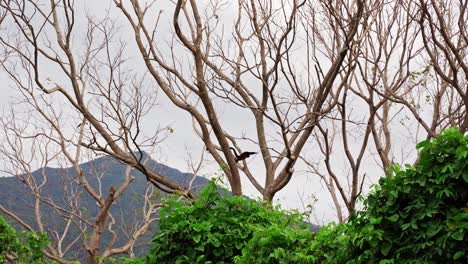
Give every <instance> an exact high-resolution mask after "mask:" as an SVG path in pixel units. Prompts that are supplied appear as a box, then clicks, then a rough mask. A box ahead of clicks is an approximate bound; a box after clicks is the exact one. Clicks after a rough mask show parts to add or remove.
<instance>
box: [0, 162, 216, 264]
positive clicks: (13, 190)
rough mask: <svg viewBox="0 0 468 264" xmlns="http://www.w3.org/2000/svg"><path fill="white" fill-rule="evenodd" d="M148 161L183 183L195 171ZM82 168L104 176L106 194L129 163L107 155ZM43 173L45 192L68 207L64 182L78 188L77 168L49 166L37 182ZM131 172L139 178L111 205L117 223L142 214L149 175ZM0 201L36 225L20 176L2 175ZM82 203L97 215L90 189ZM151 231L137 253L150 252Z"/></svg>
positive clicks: (47, 213) (47, 219) (201, 182)
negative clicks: (89, 193) (139, 209)
mask: <svg viewBox="0 0 468 264" xmlns="http://www.w3.org/2000/svg"><path fill="white" fill-rule="evenodd" d="M147 165H148V166H150V167H152V168H154V169H155V170H156V171H157V172H159V173H161V174H162V175H164V176H166V177H168V178H170V179H172V180H173V181H176V182H178V183H180V184H182V185H188V183H189V181H190V180H191V179H192V174H190V173H183V172H181V171H179V170H177V169H174V168H171V167H168V166H165V165H163V164H158V163H156V162H155V161H153V160H150V161H148V163H147ZM81 168H82V169H83V172H84V174H85V175H91V174H94V175H96V174H97V175H99V177H101V185H102V188H101V189H102V191H103V193H104V194H105V193H107V192H108V190H109V188H110V187H111V186H119V185H120V184H121V183H122V182H123V181H124V179H125V169H126V166H125V165H123V164H121V163H120V162H118V161H116V160H115V159H113V158H111V157H108V156H106V157H102V158H98V159H96V160H93V161H90V162H87V163H83V164H81ZM42 174H45V175H47V182H46V183H45V185H44V188H43V191H42V195H43V196H45V197H50V198H51V199H52V200H53V201H54V202H55V203H57V204H60V205H63V206H64V207H67V203H68V202H70V201H66V199H64V198H65V196H64V188H63V186H64V184H63V183H65V182H66V183H68V184H70V183H71V182H73V181H75V182H74V185H73V186H75V188H76V186H77V182H76V176H75V175H74V170H73V169H72V168H65V169H57V168H49V167H46V168H43V169H39V170H36V171H35V172H33V176H34V178H35V179H36V180H37V181H38V182H42V181H43V180H42V176H41V175H42ZM131 175H132V176H135V177H136V179H135V180H134V181H133V183H132V184H131V185H130V186H129V188H128V189H126V190H125V192H124V194H123V197H120V198H119V199H118V200H117V202H116V203H114V205H113V206H112V209H111V212H112V214H113V215H114V217H115V220H116V222H117V224H122V223H123V224H124V225H125V222H126V221H127V220H128V219H130V218H132V217H135V215H139V214H140V215H141V213H140V212H137V210H138V208H141V207H142V205H143V199H142V196H141V195H142V194H143V193H144V191H145V189H146V187H147V181H146V177H145V176H144V175H142V174H141V173H140V172H138V171H136V170H132V173H131ZM88 180H89V182H90V184H91V185H92V186H93V187H97V184H98V181H97V180H96V179H95V178H89V179H88ZM207 182H208V180H207V179H205V178H203V177H197V178H196V180H195V182H194V184H193V187H194V190H195V191H197V190H199V189H200V188H202V187H203V186H205V185H206V184H207ZM77 189H82V188H77ZM0 204H1V205H3V206H4V207H6V208H8V209H10V210H12V211H13V212H15V213H16V214H17V215H19V216H21V217H22V218H23V219H25V220H26V222H27V223H28V224H30V225H32V226H35V221H33V219H34V218H33V217H34V215H33V207H32V196H31V194H30V193H29V191H28V190H27V189H26V188H25V186H24V184H23V183H22V182H21V181H20V180H19V179H18V178H16V177H0ZM80 206H81V207H82V209H83V210H85V211H86V213H87V215H90V216H95V215H96V210H97V206H96V202H95V201H94V200H92V199H91V197H90V196H89V195H88V194H87V193H82V194H81V195H80ZM43 211H44V213H43V220H44V224H45V225H46V227H49V228H50V229H51V230H53V229H54V228H58V229H62V228H63V227H64V222H63V220H62V218H61V217H60V216H59V215H58V213H57V212H55V211H54V210H52V209H51V207H49V206H47V205H44V206H43ZM7 219H8V218H7ZM10 222H11V223H13V224H15V223H14V222H13V221H10ZM15 226H17V225H15ZM71 232H75V233H74V234H75V235H71V236H69V237H70V238H74V237H76V234H77V232H79V231H78V229H77V228H76V227H72V229H71ZM118 232H119V233H120V236H121V237H122V236H123V237H125V236H127V235H126V234H125V233H126V232H125V230H119V231H118ZM152 233H154V230H153V231H151V230H150V231H149V232H148V234H147V235H146V236H145V237H143V239H142V240H140V241H139V243H138V246H137V248H135V249H134V251H135V253H136V254H137V255H142V254H145V252H147V250H148V246H147V243H148V242H149V241H150V240H151V235H152ZM109 238H110V233H108V232H107V233H105V234H104V241H103V242H104V243H105V242H106V240H108V239H109ZM120 244H122V243H119V242H117V243H116V245H115V246H119V245H120ZM81 248H82V246H81V244H77V245H76V246H75V247H74V249H73V250H71V252H72V253H71V255H69V256H73V257H76V258H79V259H81V258H82V257H83V256H84V255H86V254H85V252H80V249H81Z"/></svg>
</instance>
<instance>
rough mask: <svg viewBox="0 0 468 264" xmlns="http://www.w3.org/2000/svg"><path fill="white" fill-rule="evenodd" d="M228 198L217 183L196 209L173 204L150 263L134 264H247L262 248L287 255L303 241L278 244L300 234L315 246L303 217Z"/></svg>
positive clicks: (155, 240)
mask: <svg viewBox="0 0 468 264" xmlns="http://www.w3.org/2000/svg"><path fill="white" fill-rule="evenodd" d="M224 193H225V194H226V191H225V190H224ZM225 196H226V195H224V196H223V195H221V194H220V190H219V188H218V187H217V186H216V184H215V183H214V181H211V182H210V183H209V184H208V185H207V186H206V187H205V188H204V189H203V190H202V191H201V193H200V197H199V199H198V200H197V201H196V202H194V203H193V204H186V203H185V202H178V201H170V202H168V203H167V204H166V207H165V208H163V209H162V210H161V213H160V214H161V219H160V221H159V229H160V230H159V232H158V233H156V234H155V236H154V237H153V246H154V247H153V249H152V250H151V252H150V254H148V256H146V257H145V258H143V259H135V260H133V262H134V263H232V262H233V261H234V257H236V256H237V259H238V261H241V260H240V258H239V257H240V255H241V254H242V252H243V251H244V252H249V250H251V249H254V248H255V247H256V246H257V245H267V244H268V245H274V246H275V247H277V248H279V247H280V246H282V251H287V250H288V247H287V246H288V245H292V244H294V243H297V241H296V242H295V241H292V240H279V241H277V242H275V241H274V239H275V238H276V236H279V237H289V236H292V234H293V233H294V230H299V231H300V232H302V233H301V234H302V235H303V236H305V234H306V233H307V234H308V236H309V237H310V240H311V234H310V232H308V231H304V230H306V228H307V227H306V225H305V224H304V223H303V222H302V218H301V217H300V215H299V214H286V212H284V211H281V210H279V208H278V207H271V206H264V205H262V204H261V203H259V202H257V201H253V200H248V199H246V198H244V197H238V196H232V197H225ZM264 232H268V233H264ZM263 238H266V240H265V239H263ZM278 242H281V243H278ZM247 243H250V247H248V249H246V245H247ZM282 243H283V244H282ZM243 249H244V250H243ZM278 251H280V250H279V249H278ZM276 254H278V256H279V255H280V254H281V253H279V252H277V253H276Z"/></svg>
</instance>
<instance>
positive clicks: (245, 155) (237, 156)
mask: <svg viewBox="0 0 468 264" xmlns="http://www.w3.org/2000/svg"><path fill="white" fill-rule="evenodd" d="M230 149H232V151H233V152H234V156H236V162H239V161H241V160H245V159H246V158H248V157H250V155H253V154H257V152H250V151H245V152H242V154H240V155H237V151H236V149H234V148H230Z"/></svg>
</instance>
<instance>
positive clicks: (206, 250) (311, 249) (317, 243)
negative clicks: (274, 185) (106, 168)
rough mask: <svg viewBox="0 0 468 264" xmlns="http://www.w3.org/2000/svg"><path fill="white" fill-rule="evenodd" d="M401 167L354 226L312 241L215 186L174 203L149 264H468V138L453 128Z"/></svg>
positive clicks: (281, 216)
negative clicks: (191, 199)
mask: <svg viewBox="0 0 468 264" xmlns="http://www.w3.org/2000/svg"><path fill="white" fill-rule="evenodd" d="M417 148H418V149H420V160H419V162H418V163H417V166H416V167H415V168H413V167H411V166H409V165H407V166H405V167H404V168H403V169H402V168H400V167H399V166H397V165H395V166H394V167H393V170H392V171H391V172H389V175H388V176H387V177H385V178H382V179H381V180H380V181H379V185H375V186H374V189H373V191H371V193H370V194H369V195H368V197H367V198H366V199H365V200H364V201H363V203H364V210H363V211H360V212H357V213H356V214H355V215H353V216H351V217H350V220H349V222H348V223H345V224H339V225H336V224H333V223H332V224H330V225H329V226H326V227H323V228H322V230H321V231H320V232H318V233H317V234H311V233H310V232H309V231H308V230H307V229H306V227H305V226H304V225H303V222H302V220H301V217H300V216H299V215H298V214H287V213H286V212H284V211H281V210H279V209H278V208H276V207H275V208H272V207H270V206H262V205H260V204H258V203H257V202H255V201H250V200H247V199H245V198H243V197H229V198H223V197H222V196H221V195H219V192H218V190H217V187H216V186H215V185H214V183H213V182H212V183H210V184H209V185H208V186H207V187H206V188H205V189H204V190H203V192H202V193H201V196H200V199H199V200H198V201H197V202H195V203H194V204H193V205H186V204H184V203H182V202H170V203H169V204H168V206H167V207H166V208H165V211H163V212H162V215H161V221H160V223H159V226H160V231H159V232H158V233H157V234H156V235H155V236H154V240H153V245H154V248H153V250H152V251H151V253H150V254H149V255H148V256H147V257H146V258H145V259H142V260H134V262H146V263H232V262H236V263H381V264H384V263H468V259H467V256H468V252H467V246H466V237H467V230H468V208H467V207H468V204H467V202H468V196H467V195H468V190H467V186H468V166H467V165H468V161H467V158H468V137H467V136H464V135H463V134H461V133H459V132H458V131H457V130H454V129H450V130H447V131H445V132H443V133H442V135H441V136H440V137H439V138H438V139H434V140H431V141H423V142H421V143H420V144H418V146H417Z"/></svg>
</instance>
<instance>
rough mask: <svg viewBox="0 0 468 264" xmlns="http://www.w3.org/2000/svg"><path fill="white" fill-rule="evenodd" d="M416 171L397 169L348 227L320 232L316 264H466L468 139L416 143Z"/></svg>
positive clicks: (446, 136)
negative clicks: (417, 152)
mask: <svg viewBox="0 0 468 264" xmlns="http://www.w3.org/2000/svg"><path fill="white" fill-rule="evenodd" d="M417 148H418V149H420V160H419V162H418V163H417V166H416V168H413V167H411V166H409V165H406V166H405V168H404V169H402V168H401V167H400V166H398V165H395V166H394V167H393V170H392V171H391V175H389V177H386V178H382V179H380V181H379V185H377V186H375V190H374V191H373V192H372V193H371V194H370V195H369V196H368V197H367V199H365V201H364V205H365V210H364V211H361V212H358V213H357V214H356V215H355V216H353V217H351V219H350V221H349V222H348V223H346V224H342V225H338V226H332V227H331V228H323V229H322V230H321V231H320V232H319V233H318V234H317V239H316V240H315V241H314V243H312V245H311V247H310V248H309V250H310V251H309V252H307V254H310V255H313V256H314V257H315V258H316V261H315V262H316V263H382V264H383V263H468V248H467V245H466V238H467V230H468V208H467V207H468V204H467V202H468V196H467V195H468V190H467V186H468V184H467V183H468V166H467V165H468V161H467V156H468V136H464V135H463V134H461V133H460V132H458V131H457V130H455V129H449V130H446V131H444V132H443V133H442V134H441V136H440V137H439V138H437V139H433V140H427V141H423V142H421V143H419V144H418V145H417Z"/></svg>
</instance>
